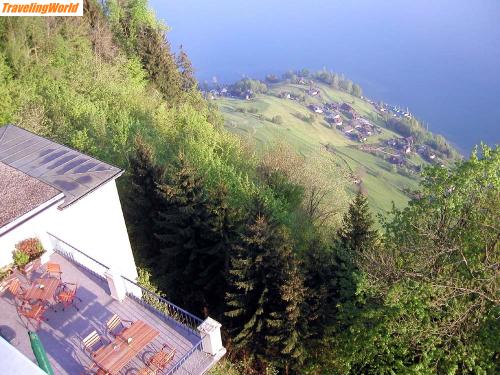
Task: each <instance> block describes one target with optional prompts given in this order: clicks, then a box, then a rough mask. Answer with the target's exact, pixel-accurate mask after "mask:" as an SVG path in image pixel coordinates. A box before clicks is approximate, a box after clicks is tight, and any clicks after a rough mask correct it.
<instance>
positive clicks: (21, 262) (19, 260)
mask: <svg viewBox="0 0 500 375" xmlns="http://www.w3.org/2000/svg"><path fill="white" fill-rule="evenodd" d="M13 258H14V264H15V265H16V266H17V267H19V268H21V267H24V266H25V265H26V264H28V262H29V261H30V257H29V255H28V254H26V253H25V252H22V251H20V250H16V251H14V252H13Z"/></svg>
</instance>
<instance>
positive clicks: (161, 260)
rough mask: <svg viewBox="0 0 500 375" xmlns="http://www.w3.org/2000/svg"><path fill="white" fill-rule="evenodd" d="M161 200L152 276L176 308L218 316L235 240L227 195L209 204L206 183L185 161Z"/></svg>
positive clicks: (221, 194) (162, 189)
mask: <svg viewBox="0 0 500 375" xmlns="http://www.w3.org/2000/svg"><path fill="white" fill-rule="evenodd" d="M158 194H159V195H160V201H159V203H158V205H157V210H158V211H157V214H156V217H157V219H156V221H155V226H154V228H155V229H154V232H155V233H154V235H155V237H156V239H157V240H158V252H157V254H155V255H154V258H153V259H154V260H155V266H154V267H153V272H154V275H155V277H156V278H157V280H158V282H159V285H160V286H162V288H163V289H164V290H169V291H170V298H171V299H172V300H173V301H174V302H176V303H178V304H180V305H182V306H186V307H188V308H190V309H192V310H193V311H198V313H201V312H202V311H204V312H205V313H207V312H211V313H217V308H219V309H220V305H221V302H222V300H223V295H224V292H225V278H224V276H225V269H226V265H227V257H228V256H229V249H228V247H229V245H230V244H231V236H232V224H231V221H230V218H229V217H228V215H229V213H228V206H227V203H226V197H225V193H224V189H223V188H221V189H220V190H219V192H218V194H217V195H216V196H215V197H213V198H212V199H210V197H209V194H208V193H207V191H206V190H205V186H204V185H203V180H202V179H201V178H200V177H199V176H197V175H196V172H195V171H194V170H193V169H192V168H191V167H190V166H189V164H188V163H187V162H186V161H185V160H184V158H183V157H181V158H180V165H179V167H178V170H177V171H176V172H175V173H172V175H171V176H170V177H167V179H166V182H164V183H163V184H161V185H160V186H159V187H158Z"/></svg>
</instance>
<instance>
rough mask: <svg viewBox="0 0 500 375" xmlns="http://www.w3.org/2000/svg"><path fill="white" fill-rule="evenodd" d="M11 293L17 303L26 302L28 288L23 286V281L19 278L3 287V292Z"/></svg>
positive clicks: (13, 279) (11, 280)
mask: <svg viewBox="0 0 500 375" xmlns="http://www.w3.org/2000/svg"><path fill="white" fill-rule="evenodd" d="M6 291H9V292H10V293H11V294H12V295H13V296H14V300H15V302H16V304H17V303H20V302H23V301H24V295H25V294H26V288H25V287H24V286H23V284H21V280H19V279H18V278H17V277H14V278H12V279H10V280H9V281H8V282H7V283H6V284H5V285H4V287H3V292H4V293H5V292H6Z"/></svg>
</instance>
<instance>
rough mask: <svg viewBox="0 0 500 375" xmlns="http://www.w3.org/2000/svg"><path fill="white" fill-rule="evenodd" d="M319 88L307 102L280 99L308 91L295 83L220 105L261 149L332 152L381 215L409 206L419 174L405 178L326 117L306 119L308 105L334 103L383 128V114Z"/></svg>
mask: <svg viewBox="0 0 500 375" xmlns="http://www.w3.org/2000/svg"><path fill="white" fill-rule="evenodd" d="M316 87H317V88H318V89H319V91H320V92H321V93H320V94H319V95H317V96H315V97H312V96H307V98H306V101H305V103H304V102H301V101H299V100H291V99H289V98H286V97H284V98H280V97H279V95H280V94H282V93H283V92H286V93H292V95H293V94H296V95H304V93H305V92H306V91H307V86H305V85H297V84H289V83H281V84H277V85H273V86H272V87H271V88H270V90H269V91H268V92H267V93H266V94H258V95H256V96H255V97H254V98H252V99H250V100H243V99H237V98H230V97H221V98H218V99H217V100H215V102H216V103H217V104H218V106H219V109H220V110H221V111H222V113H223V114H224V117H225V120H226V122H225V125H226V128H227V129H228V130H230V131H231V132H234V133H237V134H239V135H241V136H242V137H244V138H246V139H249V140H251V141H252V142H255V143H256V144H257V147H258V148H260V149H265V148H266V147H267V146H268V145H270V144H273V143H276V142H285V143H288V144H290V145H291V146H293V148H294V149H295V150H296V151H297V152H299V153H300V154H301V155H303V156H304V157H305V158H306V159H311V158H315V157H325V154H329V155H331V156H332V157H333V159H334V160H335V161H336V162H338V163H339V164H341V165H344V166H345V167H346V168H347V171H348V173H350V175H351V179H352V181H353V184H352V190H355V187H356V182H358V183H359V181H361V185H362V186H363V188H364V189H366V190H367V191H368V195H369V201H370V204H371V206H372V208H373V209H374V210H375V211H377V212H379V213H383V212H385V211H387V210H389V209H390V208H391V206H392V202H394V203H395V204H396V205H397V206H399V207H401V206H404V205H405V204H406V202H407V201H408V199H409V197H408V193H407V192H408V191H411V190H414V189H416V187H417V184H418V177H417V174H414V175H411V174H407V175H402V174H400V173H398V172H397V169H396V168H395V166H394V164H391V163H390V162H388V161H387V160H384V159H382V158H380V157H377V156H374V155H372V154H370V153H368V152H364V151H362V150H360V142H358V141H356V140H353V139H351V138H349V137H347V136H346V134H344V133H343V132H342V131H341V130H340V129H337V128H335V127H333V128H331V127H330V126H329V124H328V123H327V122H326V121H325V120H324V116H322V115H321V114H316V113H315V114H314V121H312V122H308V121H307V120H306V121H305V120H304V119H305V118H306V117H307V116H309V115H310V114H312V113H314V112H313V111H312V110H311V109H310V108H308V106H312V105H318V106H319V105H323V104H324V103H328V102H337V103H344V102H345V103H349V104H350V105H351V106H352V108H354V109H355V111H356V112H357V113H358V114H359V116H361V117H362V118H365V119H367V120H369V121H370V122H372V123H373V124H374V125H377V126H380V127H382V126H383V125H384V122H383V119H382V117H381V116H380V114H379V113H377V111H376V110H375V109H374V107H373V106H372V105H371V104H369V103H368V102H366V101H364V100H362V99H360V98H356V97H354V96H352V95H350V94H347V93H345V92H342V91H339V90H334V89H332V88H330V87H328V86H326V85H323V84H317V85H316ZM301 115H302V116H301ZM276 116H279V117H280V118H281V121H278V122H280V123H276V121H274V122H273V117H274V118H276ZM299 117H302V118H299ZM345 121H348V119H344V122H345ZM398 137H400V136H399V135H398V134H396V133H394V132H393V131H391V130H388V129H382V131H381V133H380V134H375V135H373V136H371V137H369V138H368V139H367V141H366V143H365V144H364V145H365V146H366V145H370V144H377V143H380V142H381V141H384V140H389V139H395V138H398ZM411 159H412V160H414V163H416V164H418V165H421V164H425V161H424V160H423V159H422V158H421V157H420V156H419V155H418V154H416V153H414V154H413V155H412V156H411ZM333 177H334V176H332V178H333Z"/></svg>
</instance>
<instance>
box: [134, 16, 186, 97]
mask: <svg viewBox="0 0 500 375" xmlns="http://www.w3.org/2000/svg"><path fill="white" fill-rule="evenodd" d="M137 54H138V55H139V57H140V59H141V62H142V65H143V66H144V69H145V70H146V72H148V75H149V78H150V79H151V80H152V81H153V82H154V83H155V84H156V86H157V87H158V90H159V91H160V92H161V93H162V94H163V96H164V97H165V99H166V100H167V101H169V103H171V104H175V103H177V102H178V101H179V99H180V97H181V93H182V79H181V76H180V74H179V71H178V70H177V63H176V61H175V57H174V56H173V54H172V53H171V50H170V44H169V42H168V41H167V39H166V36H165V32H164V31H163V30H161V29H158V28H154V27H151V26H147V25H143V26H141V27H140V28H139V32H138V36H137Z"/></svg>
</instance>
